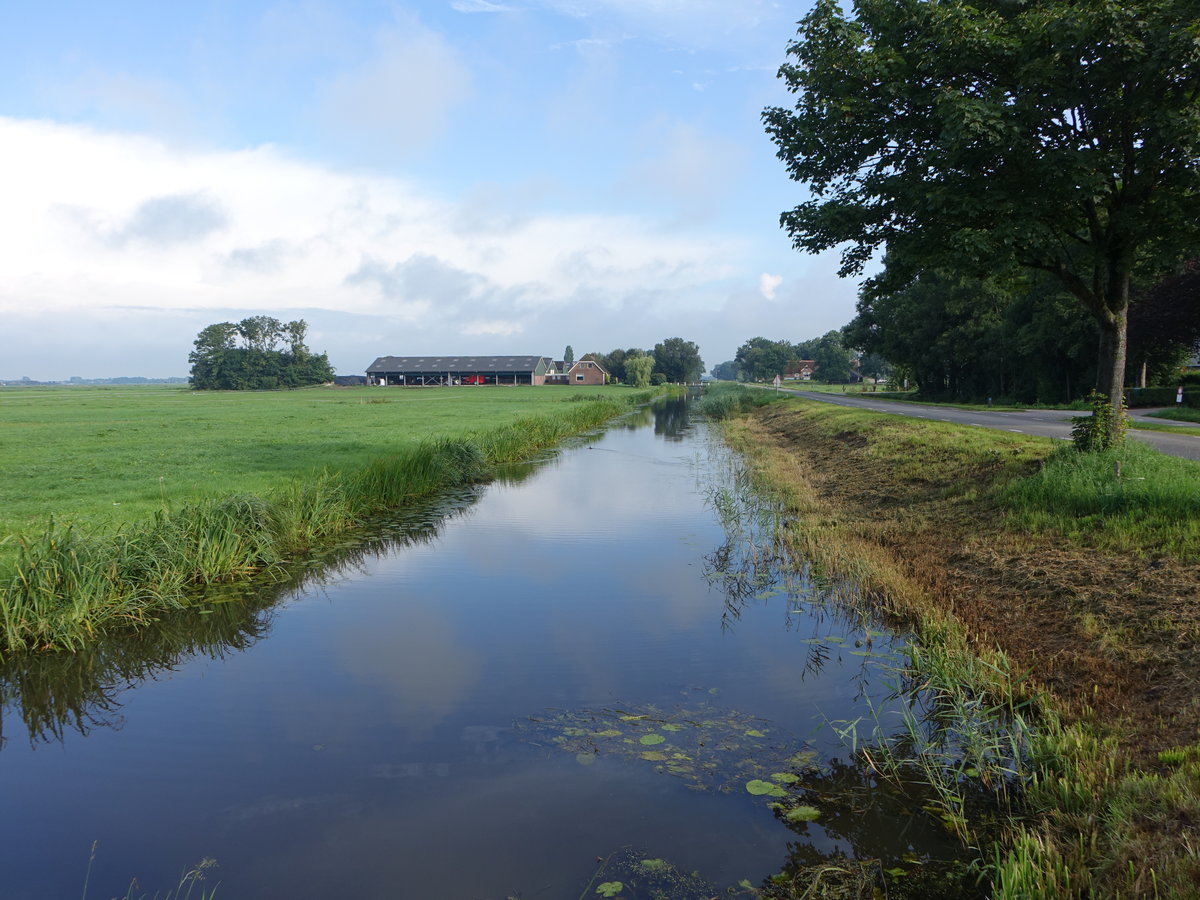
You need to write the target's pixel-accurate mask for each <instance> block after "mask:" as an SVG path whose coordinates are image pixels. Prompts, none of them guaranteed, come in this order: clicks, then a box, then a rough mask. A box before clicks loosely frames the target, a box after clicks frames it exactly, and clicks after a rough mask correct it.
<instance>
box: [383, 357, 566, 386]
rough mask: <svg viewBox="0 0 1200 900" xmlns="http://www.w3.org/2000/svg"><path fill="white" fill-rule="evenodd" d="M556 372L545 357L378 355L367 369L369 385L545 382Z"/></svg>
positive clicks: (552, 362) (550, 361)
mask: <svg viewBox="0 0 1200 900" xmlns="http://www.w3.org/2000/svg"><path fill="white" fill-rule="evenodd" d="M553 371H555V369H554V361H553V360H551V359H549V358H548V357H545V356H381V357H379V359H377V360H375V362H373V363H371V365H370V366H369V367H368V368H367V381H368V382H369V383H371V384H395V385H409V386H424V385H451V384H545V383H546V376H547V375H548V374H549V373H551V372H553Z"/></svg>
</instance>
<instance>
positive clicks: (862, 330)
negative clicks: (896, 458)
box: [843, 270, 1200, 403]
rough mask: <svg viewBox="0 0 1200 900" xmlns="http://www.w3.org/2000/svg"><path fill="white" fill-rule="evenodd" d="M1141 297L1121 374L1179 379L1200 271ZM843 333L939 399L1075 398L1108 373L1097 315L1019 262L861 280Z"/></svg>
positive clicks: (1132, 378)
mask: <svg viewBox="0 0 1200 900" xmlns="http://www.w3.org/2000/svg"><path fill="white" fill-rule="evenodd" d="M1139 297H1140V299H1139V300H1138V302H1136V303H1134V304H1133V305H1132V307H1131V309H1130V313H1129V336H1128V351H1127V356H1126V359H1127V365H1126V369H1127V375H1126V378H1125V381H1127V382H1130V383H1137V384H1146V383H1150V384H1155V383H1173V382H1174V381H1175V380H1176V379H1177V378H1178V376H1179V369H1180V366H1181V365H1182V364H1183V363H1184V362H1185V361H1186V359H1187V357H1188V356H1189V355H1190V353H1191V352H1192V350H1193V348H1194V347H1195V345H1196V341H1197V339H1198V338H1200V274H1197V273H1188V274H1185V275H1180V276H1176V277H1173V278H1170V279H1167V280H1165V281H1163V282H1161V283H1160V284H1159V285H1158V286H1156V287H1155V288H1154V289H1151V290H1149V291H1146V292H1139ZM843 333H844V335H845V338H846V340H847V342H848V343H850V344H852V345H854V346H856V347H862V348H864V349H866V350H868V351H871V352H872V353H875V354H877V355H880V356H883V357H886V358H887V359H888V360H889V361H891V362H893V363H894V364H895V365H896V366H897V368H898V369H899V371H900V374H901V375H902V376H903V377H904V378H906V379H908V380H909V381H911V382H912V383H914V384H915V385H916V386H917V387H918V388H919V389H920V391H921V394H922V395H923V396H927V397H930V398H935V399H948V400H977V399H980V398H983V397H1004V398H1007V399H1013V400H1017V401H1020V402H1023V403H1036V402H1044V403H1060V402H1069V401H1071V400H1074V399H1078V398H1079V397H1082V396H1084V395H1086V394H1087V393H1088V392H1089V391H1091V390H1093V389H1094V388H1095V387H1096V386H1097V384H1099V383H1101V379H1102V377H1103V373H1104V351H1105V347H1104V332H1103V331H1102V329H1101V328H1099V326H1098V325H1097V323H1096V320H1095V318H1094V317H1093V316H1092V315H1091V314H1090V313H1089V312H1088V311H1087V310H1086V309H1084V308H1083V307H1082V306H1081V305H1080V304H1079V303H1077V302H1076V301H1075V299H1074V298H1073V297H1072V296H1071V295H1070V294H1068V293H1066V292H1065V291H1063V290H1062V289H1061V288H1059V286H1058V285H1057V283H1056V282H1054V281H1053V280H1051V279H1049V278H1047V277H1045V276H1041V275H1030V274H1028V273H1022V272H1020V271H1015V270H1014V271H1013V272H1010V273H1009V275H1008V276H1007V277H1004V278H1002V277H991V278H972V277H968V276H963V275H960V274H953V273H950V272H945V271H938V270H933V271H928V272H923V273H922V274H921V275H920V276H918V277H917V278H916V279H915V280H914V281H913V282H912V283H911V284H909V285H907V286H905V287H903V288H901V289H899V290H895V291H873V290H864V291H863V292H862V294H861V296H860V298H859V302H858V315H857V316H856V317H855V318H854V319H853V321H851V322H850V324H849V325H847V326H846V327H845V328H844V329H843Z"/></svg>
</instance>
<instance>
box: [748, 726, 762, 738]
mask: <svg viewBox="0 0 1200 900" xmlns="http://www.w3.org/2000/svg"><path fill="white" fill-rule="evenodd" d="M746 737H766V734H764V733H763V732H761V731H759V730H758V729H757V728H751V729H750V730H749V731H747V732H746Z"/></svg>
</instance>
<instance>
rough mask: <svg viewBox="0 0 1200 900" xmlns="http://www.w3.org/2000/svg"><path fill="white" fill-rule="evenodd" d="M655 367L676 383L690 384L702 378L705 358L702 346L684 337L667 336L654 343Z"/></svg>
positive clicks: (667, 378) (668, 379)
mask: <svg viewBox="0 0 1200 900" xmlns="http://www.w3.org/2000/svg"><path fill="white" fill-rule="evenodd" d="M654 368H655V369H656V370H657V371H659V372H662V374H663V375H664V376H666V380H667V381H669V382H672V383H674V384H688V383H691V382H693V381H698V380H699V379H700V375H701V373H702V372H703V371H704V360H702V359H701V358H700V348H699V347H697V346H696V344H694V343H693V342H692V341H685V340H684V339H683V338H679V337H673V338H667V339H666V340H665V341H662V342H661V343H658V344H655V345H654Z"/></svg>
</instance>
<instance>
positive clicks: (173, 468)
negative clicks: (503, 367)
mask: <svg viewBox="0 0 1200 900" xmlns="http://www.w3.org/2000/svg"><path fill="white" fill-rule="evenodd" d="M630 393H631V391H630V389H629V388H626V387H591V388H574V387H556V386H555V387H537V388H522V387H515V388H514V387H455V388H427V389H418V388H410V389H405V388H378V387H376V388H368V387H364V388H313V389H309V390H301V391H269V392H217V391H213V392H209V391H190V390H188V389H187V388H179V387H174V386H169V387H156V386H149V387H61V388H60V387H48V388H9V389H0V448H2V449H0V538H2V537H3V536H5V535H9V534H12V533H14V532H26V531H29V530H31V529H36V528H40V527H42V526H44V525H45V524H46V522H47V520H48V518H49V517H50V516H54V518H55V519H56V521H58V522H60V523H67V522H79V523H84V524H87V525H100V526H107V525H113V524H120V523H129V522H136V521H139V520H142V519H145V518H147V517H148V516H150V515H152V514H153V513H154V512H156V511H157V510H159V509H161V508H162V507H163V505H164V503H165V504H167V505H177V504H179V503H181V502H185V501H189V500H196V499H200V498H202V497H213V496H219V495H227V494H233V493H252V494H259V493H262V492H264V491H267V490H269V489H271V488H273V487H277V486H278V485H279V484H281V483H282V482H283V481H285V480H287V479H288V478H291V477H295V476H302V475H307V474H309V473H312V472H314V471H316V470H319V469H322V468H325V467H332V468H356V467H359V466H362V465H364V464H365V463H367V462H368V461H370V460H371V459H373V458H375V457H377V456H380V455H383V454H386V453H390V452H393V451H395V450H396V449H398V448H400V447H402V446H405V445H415V444H417V443H419V442H420V441H422V440H426V439H429V438H433V437H458V436H462V435H465V434H467V433H468V432H472V431H479V430H486V429H488V428H491V427H494V426H496V425H501V424H503V423H505V422H509V421H512V420H513V419H516V418H520V417H523V416H531V415H534V416H536V415H548V414H551V413H554V412H555V411H557V410H561V409H563V408H564V406H565V405H566V404H565V401H567V400H568V399H569V398H573V397H578V396H580V395H584V394H586V395H600V396H609V397H613V398H614V399H620V398H623V397H627V396H628V395H629V394H630Z"/></svg>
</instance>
